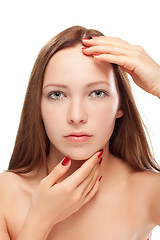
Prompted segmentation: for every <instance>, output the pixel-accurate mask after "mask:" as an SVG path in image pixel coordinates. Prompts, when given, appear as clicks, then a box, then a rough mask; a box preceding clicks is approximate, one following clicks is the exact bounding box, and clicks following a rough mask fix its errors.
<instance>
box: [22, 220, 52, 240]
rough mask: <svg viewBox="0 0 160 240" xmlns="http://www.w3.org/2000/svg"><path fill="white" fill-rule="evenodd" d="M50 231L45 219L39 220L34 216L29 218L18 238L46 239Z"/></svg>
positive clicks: (26, 239) (23, 239) (30, 239)
mask: <svg viewBox="0 0 160 240" xmlns="http://www.w3.org/2000/svg"><path fill="white" fill-rule="evenodd" d="M49 231H50V230H49V228H48V227H47V226H46V225H45V222H44V221H43V220H41V221H37V220H36V219H34V217H32V218H31V219H29V218H27V219H26V220H25V223H24V225H23V227H22V230H21V232H20V234H19V236H18V238H17V240H28V239H29V240H46V239H47V236H48V234H49Z"/></svg>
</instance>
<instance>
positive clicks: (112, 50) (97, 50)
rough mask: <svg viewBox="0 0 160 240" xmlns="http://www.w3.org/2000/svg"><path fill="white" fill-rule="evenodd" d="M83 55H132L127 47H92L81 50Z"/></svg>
mask: <svg viewBox="0 0 160 240" xmlns="http://www.w3.org/2000/svg"><path fill="white" fill-rule="evenodd" d="M82 50H83V53H84V54H86V55H93V54H105V53H107V54H108V53H109V54H113V55H122V56H127V55H131V54H133V53H132V51H131V50H130V49H129V48H128V47H123V48H122V47H118V46H112V47H111V46H104V45H103V46H100V45H99V46H92V47H87V48H82Z"/></svg>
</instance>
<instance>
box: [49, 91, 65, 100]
mask: <svg viewBox="0 0 160 240" xmlns="http://www.w3.org/2000/svg"><path fill="white" fill-rule="evenodd" d="M48 97H49V98H50V99H52V100H61V99H62V98H63V97H64V93H63V92H61V91H53V92H51V93H49V94H48Z"/></svg>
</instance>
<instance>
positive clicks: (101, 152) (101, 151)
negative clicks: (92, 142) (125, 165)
mask: <svg viewBox="0 0 160 240" xmlns="http://www.w3.org/2000/svg"><path fill="white" fill-rule="evenodd" d="M99 151H100V153H99V155H98V158H100V156H101V155H102V154H103V149H101V150H99Z"/></svg>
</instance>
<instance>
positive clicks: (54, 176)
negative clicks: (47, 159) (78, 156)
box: [41, 157, 71, 188]
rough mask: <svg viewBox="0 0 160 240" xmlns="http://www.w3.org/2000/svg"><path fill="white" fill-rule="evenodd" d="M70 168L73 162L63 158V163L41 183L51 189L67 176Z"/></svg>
mask: <svg viewBox="0 0 160 240" xmlns="http://www.w3.org/2000/svg"><path fill="white" fill-rule="evenodd" d="M64 164H65V165H64ZM70 166H71V160H70V159H69V158H68V157H65V158H63V159H62V161H61V162H60V163H59V164H58V165H57V166H56V167H55V168H54V169H53V170H52V172H51V173H50V174H49V175H48V176H47V177H45V178H44V179H43V180H42V181H41V183H43V184H45V185H46V186H47V187H48V188H51V187H52V186H53V185H54V184H55V183H56V182H57V181H58V180H59V179H60V178H62V177H63V176H64V175H65V173H66V172H67V171H68V169H69V168H70Z"/></svg>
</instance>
